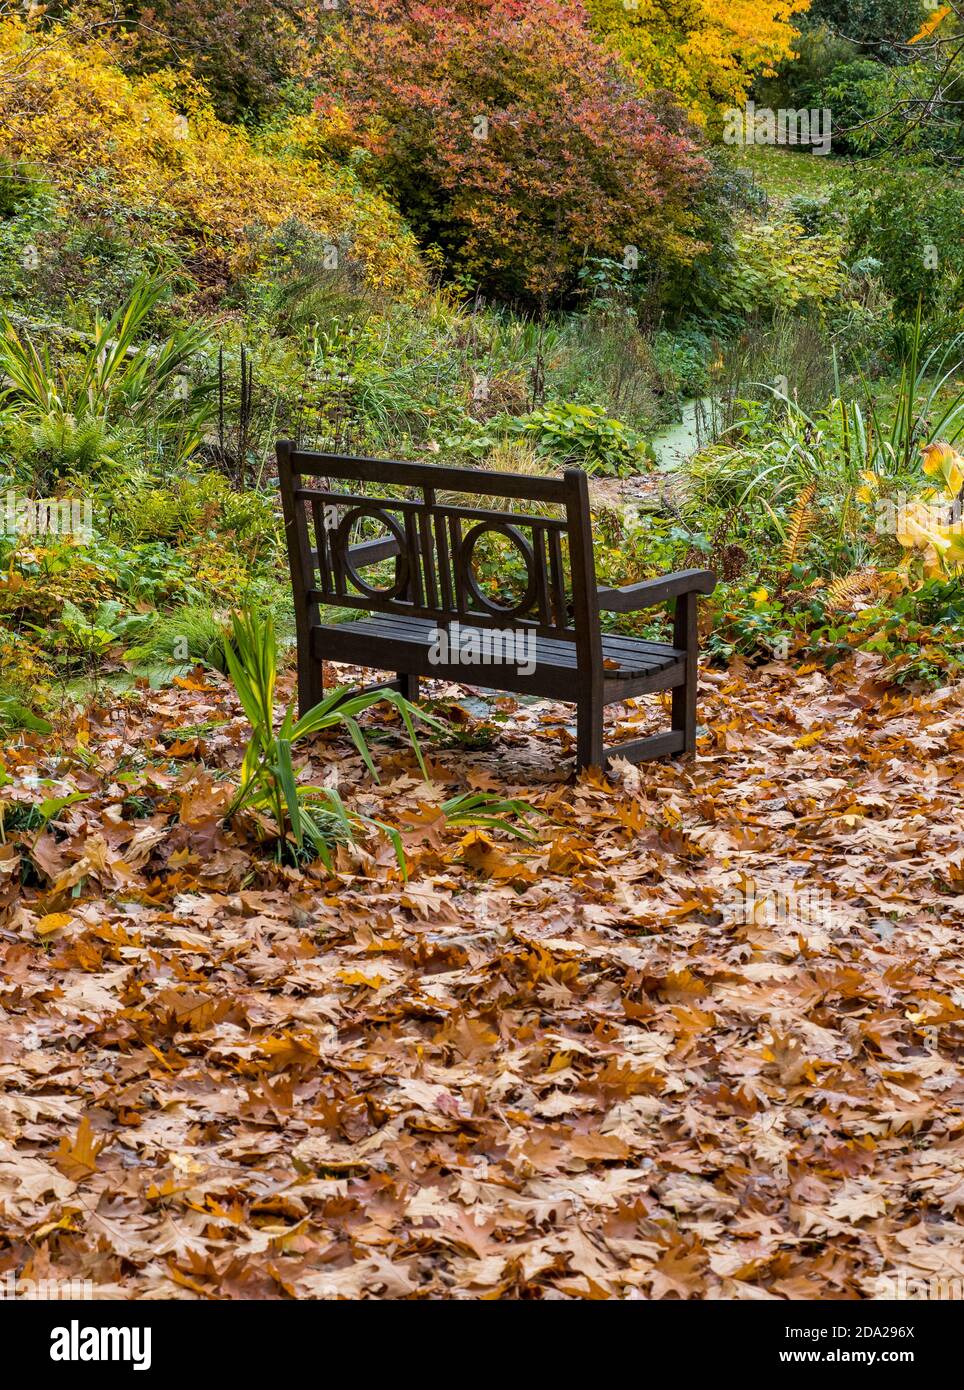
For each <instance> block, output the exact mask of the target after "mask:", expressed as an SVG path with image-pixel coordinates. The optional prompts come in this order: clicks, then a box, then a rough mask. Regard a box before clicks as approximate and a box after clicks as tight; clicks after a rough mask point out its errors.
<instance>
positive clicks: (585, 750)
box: [576, 696, 606, 772]
mask: <svg viewBox="0 0 964 1390" xmlns="http://www.w3.org/2000/svg"><path fill="white" fill-rule="evenodd" d="M605 758H606V755H605V753H604V751H603V706H602V701H601V700H594V699H593V698H592V697H591V696H590V697H587V698H585V699H582V700H580V701H579V703H578V704H577V706H576V767H577V770H578V771H580V772H581V771H582V770H583V768H586V767H599V768H601V767H605V765H606V763H605Z"/></svg>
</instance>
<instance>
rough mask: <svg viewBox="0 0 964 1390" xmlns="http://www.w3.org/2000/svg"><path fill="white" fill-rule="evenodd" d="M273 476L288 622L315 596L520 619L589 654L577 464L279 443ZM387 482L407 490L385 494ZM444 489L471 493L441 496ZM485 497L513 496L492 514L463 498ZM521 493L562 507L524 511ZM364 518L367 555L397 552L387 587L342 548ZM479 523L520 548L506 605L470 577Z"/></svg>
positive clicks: (474, 618) (595, 630)
mask: <svg viewBox="0 0 964 1390" xmlns="http://www.w3.org/2000/svg"><path fill="white" fill-rule="evenodd" d="M278 474H279V479H280V482H281V493H282V504H283V507H284V517H285V530H286V535H287V540H288V552H289V559H290V562H291V575H292V584H293V586H294V590H295V606H296V613H297V615H298V621H299V626H302V625H304V626H310V625H311V624H312V623H315V622H317V611H318V605H319V604H333V605H339V606H342V607H348V608H358V609H362V610H366V611H372V612H381V613H398V614H410V615H413V616H418V617H425V618H431V619H434V620H435V621H436V622H438V623H440V624H445V623H449V622H452V621H455V620H458V621H460V622H463V623H466V624H470V625H472V624H474V625H476V626H485V627H502V628H509V627H522V628H526V629H532V630H534V631H536V632H538V633H540V634H543V635H546V636H553V637H557V638H561V639H563V640H568V641H572V642H575V643H576V644H577V646H585V648H586V652H587V656H591V654H592V652H593V651H596V653H597V655H598V654H599V653H598V649H599V619H598V607H597V605H596V599H595V594H596V589H595V577H594V574H593V557H592V534H591V528H590V524H589V498H588V488H587V484H586V476H585V474H584V473H583V472H582V471H581V470H579V469H569V470H567V471H566V473H565V475H564V476H563V477H562V478H543V477H538V476H535V477H530V476H528V475H525V474H520V473H488V472H485V471H483V470H480V469H462V468H451V467H444V466H440V465H435V464H423V463H402V462H396V461H390V460H386V459H366V458H352V457H345V456H341V455H336V454H323V453H308V452H302V451H299V450H296V449H295V448H294V446H293V445H292V444H289V443H286V442H282V443H280V444H279V445H278ZM319 483H321V486H318V484H319ZM311 484H314V486H312V485H311ZM392 488H404V489H406V490H408V491H407V494H406V496H405V497H392V496H390V495H388V494H389V489H392ZM445 493H455V494H458V495H460V496H461V497H463V498H470V499H472V501H471V502H469V503H462V504H460V505H455V504H453V503H451V502H445V501H440V500H439V496H440V494H445ZM412 494H414V497H413V495H412ZM494 497H498V498H500V499H509V500H511V501H512V502H518V503H520V504H522V505H520V509H519V510H510V511H503V510H495V509H492V508H486V507H485V506H483V505H481V504H480V505H475V504H474V499H475V498H480V499H483V500H484V499H487V498H494ZM526 502H529V503H530V504H534V506H536V507H538V506H543V505H545V504H553V505H554V506H556V507H557V508H560V509H562V510H563V512H564V515H563V516H547V515H543V514H541V513H538V512H537V511H531V510H530V511H526V510H525V509H524V504H525V503H526ZM363 516H368V517H372V518H374V519H375V520H377V521H378V522H379V523H380V524H381V525H382V526H383V527H384V528H385V530H386V532H387V533H388V541H389V543H388V544H385V543H382V542H380V541H374V542H370V543H368V551H367V555H368V558H369V559H373V560H375V559H380V558H385V557H388V556H390V555H392V554H395V553H397V556H398V558H397V559H396V571H395V583H394V584H393V585H388V586H386V585H385V584H384V583H382V584H379V585H376V584H375V583H374V582H370V581H369V579H368V578H367V577H366V576H365V574H364V572H363V571H362V570H361V568H360V566H359V563H358V558H357V554H355V555H352V554H349V544H350V535H351V531H352V527H353V525H354V523H355V522H356V521H357V520H358V519H360V518H361V517H363ZM489 532H495V533H497V534H500V535H502V536H503V537H504V538H506V539H507V540H508V541H509V542H510V543H511V544H513V545H514V546H515V547H516V549H517V550H518V551H519V553H520V555H521V557H522V563H523V566H524V569H525V573H526V576H527V581H526V593H525V594H524V595H523V597H522V599H521V600H520V602H519V603H518V604H516V605H514V606H512V605H509V604H504V603H501V602H500V601H498V600H495V599H492V598H491V596H490V595H487V594H486V593H484V592H482V590H481V589H480V587H479V585H478V582H477V579H476V577H475V575H474V572H473V568H472V557H473V552H474V548H475V545H476V543H477V542H478V541H480V540H481V538H482V536H483V535H485V534H487V533H489ZM392 540H394V542H395V544H394V546H393V545H392V544H391V541H392ZM567 551H568V558H569V565H568V569H569V572H570V575H571V585H567V583H566V569H567V566H566V552H567ZM570 589H571V594H570ZM599 659H600V661H601V656H599Z"/></svg>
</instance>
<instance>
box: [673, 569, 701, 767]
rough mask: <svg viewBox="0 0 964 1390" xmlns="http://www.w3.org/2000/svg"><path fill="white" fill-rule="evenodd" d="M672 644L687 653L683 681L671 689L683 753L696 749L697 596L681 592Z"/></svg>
mask: <svg viewBox="0 0 964 1390" xmlns="http://www.w3.org/2000/svg"><path fill="white" fill-rule="evenodd" d="M673 646H674V647H682V648H683V649H684V650H685V652H686V680H685V682H684V684H683V685H678V686H676V688H675V689H674V690H673V718H672V727H673V729H674V730H675V731H676V732H677V733H681V734H682V735H683V748H682V751H683V753H694V752H695V751H696V682H697V679H698V676H699V657H700V639H699V630H698V628H697V625H696V595H695V594H680V596H679V598H678V599H677V600H676V613H675V615H674V618H673Z"/></svg>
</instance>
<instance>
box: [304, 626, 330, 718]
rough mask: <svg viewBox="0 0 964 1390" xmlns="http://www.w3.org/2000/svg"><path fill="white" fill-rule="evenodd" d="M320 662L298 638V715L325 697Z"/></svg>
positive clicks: (305, 712)
mask: <svg viewBox="0 0 964 1390" xmlns="http://www.w3.org/2000/svg"><path fill="white" fill-rule="evenodd" d="M324 684H325V677H324V670H323V668H322V664H321V662H320V661H318V660H317V659H316V658H315V657H314V656H312V654H311V652H310V651H309V650H308V643H307V641H304V642H303V641H302V640H301V639H300V638H299V639H298V715H299V718H300V717H301V716H303V715H305V714H307V713H308V711H309V710H310V709H314V707H315V705H317V704H319V703H320V702H321V701H322V700H323V699H324V698H325V690H324Z"/></svg>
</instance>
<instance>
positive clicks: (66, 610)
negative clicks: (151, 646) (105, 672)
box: [38, 599, 145, 669]
mask: <svg viewBox="0 0 964 1390" xmlns="http://www.w3.org/2000/svg"><path fill="white" fill-rule="evenodd" d="M144 624H145V618H144V615H143V614H125V613H124V612H123V607H122V605H121V604H120V603H119V602H118V601H117V600H116V599H107V600H105V601H104V602H103V603H101V604H98V606H97V608H96V609H95V610H94V611H93V612H92V613H84V612H82V611H81V610H80V609H79V608H78V607H77V605H76V604H74V603H71V601H70V600H69V599H68V600H67V601H66V602H65V603H64V605H63V607H62V609H61V611H60V615H59V617H58V619H57V622H56V623H55V624H54V625H53V626H52V627H50V628H44V629H38V631H41V632H42V635H43V641H44V644H45V645H46V647H47V649H48V650H49V651H50V652H51V654H52V655H53V657H54V659H55V661H56V662H57V663H58V664H59V665H60V666H62V667H65V668H69V669H78V668H79V669H93V668H95V667H96V666H97V665H98V664H99V663H100V662H101V661H102V659H103V658H104V657H105V656H106V655H107V653H108V652H110V651H112V650H113V649H115V648H117V647H119V646H120V644H121V643H123V642H125V641H127V640H129V639H130V638H131V637H132V636H133V635H134V634H135V633H137V632H138V631H139V630H141V629H143V627H144Z"/></svg>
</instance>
